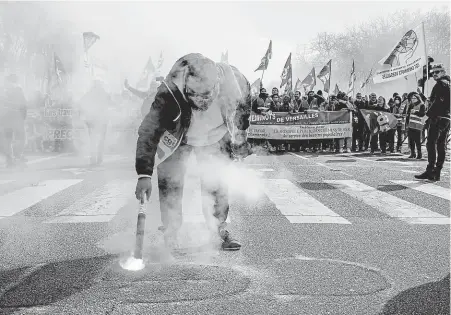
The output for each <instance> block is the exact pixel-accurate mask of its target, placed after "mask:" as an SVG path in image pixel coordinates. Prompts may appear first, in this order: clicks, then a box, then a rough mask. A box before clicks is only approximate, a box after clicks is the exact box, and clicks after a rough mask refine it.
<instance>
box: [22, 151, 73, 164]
mask: <svg viewBox="0 0 451 315" xmlns="http://www.w3.org/2000/svg"><path fill="white" fill-rule="evenodd" d="M69 154H70V153H61V154H58V155H54V156H48V157H43V158H39V159H34V160H30V161H28V162H27V163H26V164H36V163H40V162H43V161H48V160H53V159H57V158H60V157H63V156H68V155H69Z"/></svg>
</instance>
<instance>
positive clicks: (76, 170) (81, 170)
mask: <svg viewBox="0 0 451 315" xmlns="http://www.w3.org/2000/svg"><path fill="white" fill-rule="evenodd" d="M62 171H64V172H71V173H72V174H74V175H80V174H84V173H89V172H92V170H89V169H87V168H82V167H80V168H64V169H62Z"/></svg>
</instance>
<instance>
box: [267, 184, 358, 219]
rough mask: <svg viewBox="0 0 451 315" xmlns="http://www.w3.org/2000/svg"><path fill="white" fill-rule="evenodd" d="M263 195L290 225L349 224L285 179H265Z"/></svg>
mask: <svg viewBox="0 0 451 315" xmlns="http://www.w3.org/2000/svg"><path fill="white" fill-rule="evenodd" d="M264 187H265V188H264V190H265V194H266V195H267V196H268V197H269V199H270V200H271V201H272V202H273V203H274V204H275V206H276V207H277V209H279V211H280V212H281V213H282V214H283V215H284V216H285V217H286V218H287V219H288V221H290V222H291V223H338V224H351V223H350V222H349V221H348V220H346V219H345V218H342V217H341V216H339V215H338V214H336V213H335V212H333V211H332V210H330V209H329V208H327V207H326V206H325V205H323V204H322V203H321V202H319V201H318V200H316V199H315V198H314V197H312V196H310V195H309V194H307V193H306V192H304V191H303V190H302V189H300V188H298V187H297V186H296V185H294V184H293V183H292V182H291V181H289V180H287V179H266V180H265V185H264Z"/></svg>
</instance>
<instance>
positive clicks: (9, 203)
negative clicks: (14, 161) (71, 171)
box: [0, 179, 82, 219]
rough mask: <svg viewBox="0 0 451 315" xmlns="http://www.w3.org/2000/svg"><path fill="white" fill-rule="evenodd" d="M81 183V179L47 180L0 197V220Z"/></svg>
mask: <svg viewBox="0 0 451 315" xmlns="http://www.w3.org/2000/svg"><path fill="white" fill-rule="evenodd" d="M81 181H82V180H81V179H62V180H46V181H43V182H41V183H38V184H37V185H33V186H30V187H25V188H22V189H19V190H15V191H13V192H11V193H8V194H6V195H3V196H0V219H2V218H5V217H9V216H13V215H15V214H16V213H19V212H20V211H23V210H25V209H27V208H29V207H31V206H33V205H34V204H36V203H38V202H41V201H42V200H44V199H47V198H48V197H50V196H52V195H54V194H56V193H58V192H60V191H63V190H64V189H66V188H68V187H70V186H73V185H75V184H78V183H80V182H81Z"/></svg>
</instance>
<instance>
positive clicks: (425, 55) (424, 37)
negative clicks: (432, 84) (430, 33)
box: [421, 21, 429, 94]
mask: <svg viewBox="0 0 451 315" xmlns="http://www.w3.org/2000/svg"><path fill="white" fill-rule="evenodd" d="M421 25H422V28H423V40H424V57H425V58H426V79H425V81H424V91H423V94H425V92H426V93H427V91H428V90H427V89H426V85H427V82H428V78H429V68H428V61H429V58H428V52H427V46H426V32H425V31H424V21H423V22H422V23H421Z"/></svg>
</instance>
